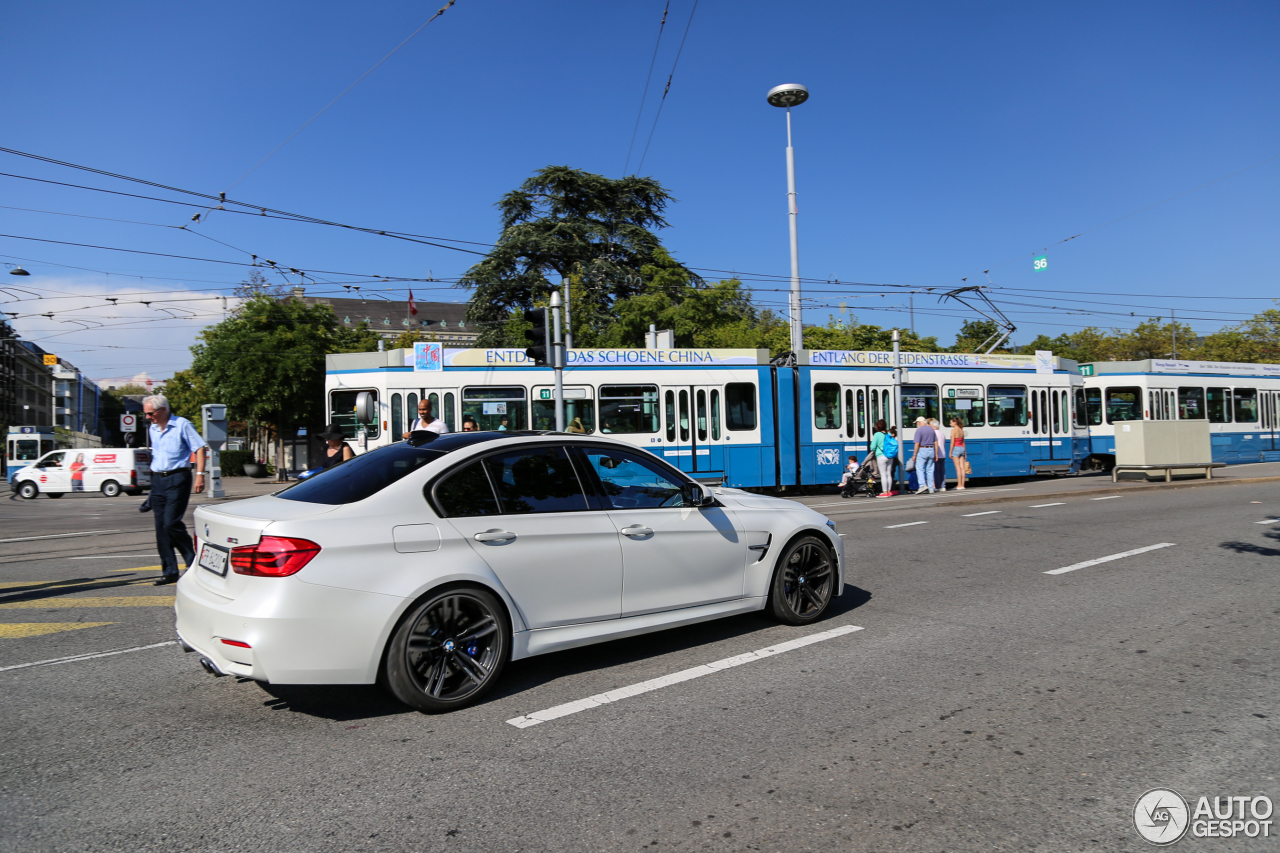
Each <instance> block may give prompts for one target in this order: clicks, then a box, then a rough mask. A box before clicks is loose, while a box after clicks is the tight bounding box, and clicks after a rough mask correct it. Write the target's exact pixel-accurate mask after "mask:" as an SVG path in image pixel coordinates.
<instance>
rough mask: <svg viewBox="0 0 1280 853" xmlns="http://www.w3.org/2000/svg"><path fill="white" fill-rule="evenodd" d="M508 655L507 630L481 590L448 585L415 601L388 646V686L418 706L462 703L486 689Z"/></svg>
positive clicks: (437, 708) (498, 608) (444, 707)
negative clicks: (421, 599)
mask: <svg viewBox="0 0 1280 853" xmlns="http://www.w3.org/2000/svg"><path fill="white" fill-rule="evenodd" d="M510 657H511V629H510V627H509V626H508V625H507V620H506V616H505V614H504V612H503V609H502V605H501V604H499V602H498V600H497V599H496V598H495V597H494V596H493V594H492V593H489V592H487V591H485V590H482V589H474V588H466V589H451V590H447V591H445V592H441V593H438V594H437V595H434V596H432V597H431V598H429V599H427V600H426V601H425V602H423V603H422V604H420V605H418V606H417V607H416V608H414V610H413V611H412V612H411V613H410V614H409V616H408V618H406V619H405V620H404V622H402V623H401V624H400V627H399V629H397V630H396V633H395V635H394V636H393V637H392V638H391V645H390V647H389V648H388V650H387V670H386V672H387V685H388V686H389V687H390V688H391V692H392V693H393V694H394V695H395V697H396V698H397V699H399V700H400V701H401V702H404V703H405V704H406V705H411V706H413V707H414V708H417V709H418V710H419V711H426V712H428V713H439V712H441V711H452V710H454V709H455V708H461V707H462V706H464V705H467V704H469V703H471V702H474V701H475V700H477V699H479V698H480V697H481V696H482V695H484V694H485V693H486V692H488V690H489V688H491V687H492V686H493V684H494V682H495V681H497V680H498V676H499V675H500V674H501V673H502V668H503V667H504V666H506V663H507V661H508V660H509V659H510Z"/></svg>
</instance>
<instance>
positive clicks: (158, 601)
mask: <svg viewBox="0 0 1280 853" xmlns="http://www.w3.org/2000/svg"><path fill="white" fill-rule="evenodd" d="M172 606H173V596H172V595H130V596H115V597H96V598H95V597H90V598H58V599H50V598H38V599H34V600H32V601H8V602H5V603H4V604H0V610H54V609H65V608H71V607H172Z"/></svg>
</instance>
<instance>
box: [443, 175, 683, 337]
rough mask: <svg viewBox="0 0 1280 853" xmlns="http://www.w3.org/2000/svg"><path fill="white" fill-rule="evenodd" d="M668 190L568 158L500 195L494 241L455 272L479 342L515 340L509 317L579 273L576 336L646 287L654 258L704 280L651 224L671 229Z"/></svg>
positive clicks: (588, 332) (592, 332) (660, 265)
mask: <svg viewBox="0 0 1280 853" xmlns="http://www.w3.org/2000/svg"><path fill="white" fill-rule="evenodd" d="M672 200H673V199H672V197H671V195H670V194H669V193H668V192H667V191H666V190H665V189H663V187H662V185H661V184H659V183H658V182H657V181H655V180H654V179H652V178H640V177H636V176H634V175H633V176H630V177H625V178H619V179H617V180H614V179H611V178H606V177H604V176H603V175H595V174H591V173H590V172H583V171H581V170H578V169H571V168H569V167H568V166H548V167H546V168H544V169H540V170H538V171H537V172H536V173H535V174H534V175H533V177H531V178H529V179H528V180H527V181H525V182H524V183H523V184H521V186H520V188H519V189H517V190H514V191H512V192H510V193H507V194H506V195H505V196H503V197H502V199H501V200H500V201H499V202H498V204H497V207H498V210H499V213H500V221H501V225H502V232H501V234H500V235H499V237H498V242H497V244H496V245H495V246H494V247H493V250H492V251H490V252H489V254H488V256H486V257H485V259H484V260H482V261H480V262H479V263H478V264H476V265H475V266H473V267H471V269H469V270H467V272H466V274H465V275H463V277H462V278H461V279H460V280H459V281H458V286H459V287H462V288H467V289H470V290H472V291H473V293H472V297H471V300H470V302H469V304H468V306H467V322H468V323H473V324H475V325H476V326H478V327H479V328H480V335H479V345H480V346H503V345H507V346H512V345H516V344H517V343H518V340H512V339H511V338H509V337H508V335H509V334H510V333H511V331H512V330H513V329H512V327H511V325H510V323H509V322H508V321H509V320H510V318H511V316H512V314H513V312H515V311H517V310H518V311H520V312H523V311H524V310H526V309H529V308H532V307H535V306H536V305H537V304H538V303H539V301H540V300H545V299H546V298H547V296H548V294H549V293H550V291H551V289H552V288H554V287H557V286H559V284H560V282H561V281H562V280H563V279H565V278H569V277H570V276H574V277H576V281H577V287H576V288H575V290H577V291H579V296H578V298H577V299H576V300H575V304H574V305H571V308H574V309H577V310H576V311H571V312H570V313H571V314H572V315H573V316H572V320H573V323H574V342H575V344H576V343H578V340H579V336H582V337H581V339H582V340H583V341H586V340H588V339H589V338H591V337H593V336H596V335H599V334H603V331H604V329H605V328H606V327H608V326H609V325H610V319H611V317H612V311H613V306H614V303H615V302H616V301H618V300H620V299H627V298H630V297H632V296H635V295H637V294H639V293H641V292H643V291H644V285H645V284H646V282H647V281H649V279H647V278H646V277H645V273H644V269H645V268H646V267H654V268H657V269H660V270H664V271H667V272H671V269H670V268H671V266H672V265H674V266H675V267H677V268H678V270H679V274H680V275H683V276H684V277H686V278H688V279H690V280H693V281H698V277H697V276H696V275H694V274H693V273H692V272H690V271H689V270H687V269H685V268H684V267H682V266H680V265H679V264H675V263H674V261H671V260H670V256H669V255H667V256H666V257H665V258H661V257H659V255H658V251H659V249H661V242H660V241H659V240H658V237H657V236H656V235H655V234H654V232H653V229H659V228H665V227H666V225H667V222H666V220H665V219H664V218H663V215H662V214H663V211H664V210H665V209H666V206H667V204H668V203H669V202H670V201H672Z"/></svg>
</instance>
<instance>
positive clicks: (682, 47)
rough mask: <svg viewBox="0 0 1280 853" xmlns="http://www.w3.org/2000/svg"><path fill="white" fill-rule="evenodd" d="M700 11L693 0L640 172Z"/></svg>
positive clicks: (641, 159)
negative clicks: (690, 28) (691, 27)
mask: <svg viewBox="0 0 1280 853" xmlns="http://www.w3.org/2000/svg"><path fill="white" fill-rule="evenodd" d="M697 11H698V0H693V8H692V9H690V10H689V21H688V23H686V24H685V25H684V35H683V36H681V37H680V48H679V49H678V50H677V51H676V59H675V62H673V63H671V73H670V74H668V75H667V85H666V88H664V89H663V90H662V100H661V101H659V102H658V112H657V114H656V115H654V117H653V127H651V128H649V138H648V140H646V141H645V143H644V153H643V154H641V155H640V165H638V166H636V171H637V172H639V171H640V170H641V169H643V168H644V159H645V158H646V157H648V156H649V145H650V144H651V143H652V142H653V133H654V131H655V130H657V129H658V119H660V118H662V108H663V107H664V106H666V103H667V93H668V92H670V91H671V81H672V79H673V78H674V77H675V76H676V66H678V65H679V64H680V54H682V53H684V42H685V39H687V38H689V27H690V26H692V25H693V15H694V13H695V12H697Z"/></svg>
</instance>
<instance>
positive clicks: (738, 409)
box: [724, 382, 756, 431]
mask: <svg viewBox="0 0 1280 853" xmlns="http://www.w3.org/2000/svg"><path fill="white" fill-rule="evenodd" d="M724 419H725V426H727V427H728V428H729V429H731V430H735V431H737V430H751V429H755V428H756V386H755V385H752V384H751V383H750V382H730V383H729V384H728V385H726V386H724Z"/></svg>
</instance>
